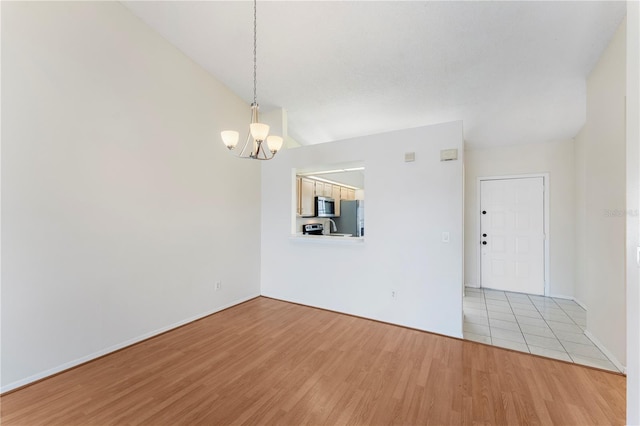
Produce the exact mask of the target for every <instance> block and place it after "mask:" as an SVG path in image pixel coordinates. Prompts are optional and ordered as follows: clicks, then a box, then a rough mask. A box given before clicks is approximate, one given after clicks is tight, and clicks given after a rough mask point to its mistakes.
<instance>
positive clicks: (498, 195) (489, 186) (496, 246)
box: [479, 176, 546, 295]
mask: <svg viewBox="0 0 640 426" xmlns="http://www.w3.org/2000/svg"><path fill="white" fill-rule="evenodd" d="M479 190H480V197H479V199H480V212H479V214H480V222H479V223H480V227H479V228H480V249H479V250H480V262H479V264H480V286H481V287H484V288H490V289H496V290H502V291H511V292H519V293H528V294H534V295H544V294H545V275H546V274H545V257H546V256H545V253H546V250H545V242H546V235H545V229H546V226H545V177H544V176H528V177H509V178H482V179H480V188H479Z"/></svg>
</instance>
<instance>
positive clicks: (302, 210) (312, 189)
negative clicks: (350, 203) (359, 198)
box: [296, 176, 356, 217]
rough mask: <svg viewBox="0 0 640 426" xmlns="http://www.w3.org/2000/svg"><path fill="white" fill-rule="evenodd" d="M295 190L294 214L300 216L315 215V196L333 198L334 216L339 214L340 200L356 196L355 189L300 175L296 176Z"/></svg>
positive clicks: (353, 198) (352, 198) (351, 198)
mask: <svg viewBox="0 0 640 426" xmlns="http://www.w3.org/2000/svg"><path fill="white" fill-rule="evenodd" d="M296 191H297V192H296V194H297V196H298V197H297V198H298V202H297V208H296V215H297V216H300V217H313V216H314V215H315V197H330V198H333V199H334V200H335V201H336V203H335V215H336V216H340V200H355V198H356V190H355V189H352V188H347V187H346V186H341V185H334V184H331V183H328V182H321V181H319V180H315V179H311V178H307V177H301V176H297V177H296Z"/></svg>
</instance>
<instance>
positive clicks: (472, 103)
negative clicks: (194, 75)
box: [123, 1, 626, 147]
mask: <svg viewBox="0 0 640 426" xmlns="http://www.w3.org/2000/svg"><path fill="white" fill-rule="evenodd" d="M123 4H124V5H125V6H126V7H127V8H129V9H130V10H131V11H132V12H133V13H134V14H135V15H137V16H138V17H140V18H141V19H142V20H143V21H144V22H146V23H147V24H148V25H150V26H151V27H152V28H154V29H156V30H157V31H158V32H159V33H160V34H162V35H163V36H164V37H165V38H166V39H167V40H168V41H169V42H171V43H172V44H174V45H175V46H177V47H178V48H179V49H180V50H181V51H182V52H184V53H185V54H186V55H187V56H188V57H190V58H191V59H193V60H194V61H195V62H196V63H198V64H200V65H201V66H202V67H204V68H205V69H206V70H208V71H209V72H210V73H211V74H213V75H214V76H215V77H216V78H217V79H219V80H221V81H222V82H223V83H224V84H226V85H227V86H228V87H230V88H231V90H233V91H234V92H235V93H237V94H238V95H239V96H241V97H242V98H243V99H244V100H245V101H246V102H247V103H251V102H252V100H253V81H252V80H253V56H252V55H253V32H252V30H253V3H252V2H247V1H231V2H221V1H209V2H186V1H159V2H156V1H145V2H123ZM625 12H626V5H625V2H613V1H604V2H591V1H589V2H538V1H533V2H518V1H510V2H480V1H479V2H457V1H455V2H454V1H451V2H422V1H407V2H404V1H371V2H369V1H333V2H325V1H258V11H257V13H258V50H257V52H258V102H259V104H260V106H261V110H263V111H265V110H269V109H272V108H276V107H282V108H284V109H285V110H287V114H288V125H289V127H288V128H289V136H291V137H293V138H294V139H296V140H297V141H298V142H299V143H301V144H303V145H304V144H315V143H322V142H328V141H333V140H340V139H345V138H349V137H356V136H363V135H368V134H374V133H381V132H386V131H392V130H398V129H403V128H410V127H417V126H423V125H429V124H434V123H441V122H447V121H453V120H463V126H464V137H465V142H466V144H467V145H468V146H471V147H477V146H497V145H514V144H522V143H538V142H548V141H554V140H566V139H570V138H572V137H574V136H575V135H576V134H577V133H578V131H579V130H580V128H581V127H582V125H583V124H584V121H585V115H586V77H587V76H588V74H589V72H590V70H591V69H592V68H593V66H594V65H595V63H596V61H597V59H598V58H599V57H600V55H601V54H602V52H603V51H604V49H605V47H606V46H607V44H608V42H609V41H610V40H611V38H612V37H613V34H614V32H615V30H616V28H617V27H618V25H619V24H620V22H621V21H622V19H623V17H624V15H625ZM247 115H248V113H247Z"/></svg>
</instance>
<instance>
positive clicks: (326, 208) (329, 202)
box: [314, 197, 336, 217]
mask: <svg viewBox="0 0 640 426" xmlns="http://www.w3.org/2000/svg"><path fill="white" fill-rule="evenodd" d="M335 215H336V201H335V200H334V199H333V198H329V197H316V203H315V215H314V216H316V217H335Z"/></svg>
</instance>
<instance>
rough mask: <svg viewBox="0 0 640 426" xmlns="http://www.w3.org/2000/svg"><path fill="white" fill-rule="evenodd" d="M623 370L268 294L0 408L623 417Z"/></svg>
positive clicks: (73, 412) (49, 416)
mask: <svg viewBox="0 0 640 426" xmlns="http://www.w3.org/2000/svg"><path fill="white" fill-rule="evenodd" d="M625 380H626V379H625V377H624V376H622V375H618V374H615V373H609V372H605V371H601V370H596V369H591V368H588V367H583V366H580V365H575V364H569V363H564V362H561V361H556V360H551V359H545V358H540V357H535V356H531V355H528V354H523V353H519V352H512V351H508V350H504V349H501V348H496V347H491V346H486V345H482V344H478V343H475V342H470V341H462V340H458V339H452V338H447V337H444V336H438V335H434V334H430V333H425V332H421V331H417V330H411V329H407V328H403V327H396V326H393V325H389V324H384V323H379V322H375V321H369V320H366V319H362V318H356V317H353V316H348V315H342V314H337V313H333V312H328V311H323V310H320V309H314V308H309V307H304V306H300V305H296V304H291V303H286V302H282V301H278V300H273V299H268V298H263V297H262V298H257V299H254V300H251V301H249V302H246V303H243V304H241V305H238V306H235V307H233V308H230V309H227V310H225V311H222V312H219V313H217V314H214V315H212V316H209V317H207V318H204V319H202V320H199V321H196V322H194V323H191V324H189V325H187V326H184V327H181V328H179V329H176V330H173V331H171V332H169V333H165V334H163V335H161V336H158V337H156V338H153V339H150V340H147V341H145V342H142V343H140V344H137V345H134V346H132V347H129V348H126V349H124V350H121V351H119V352H116V353H113V354H111V355H108V356H106V357H103V358H100V359H98V360H95V361H92V362H90V363H88V364H85V365H82V366H80V367H78V368H75V369H72V370H69V371H67V372H65V373H62V374H59V375H57V376H54V377H51V378H49V379H47V380H44V381H42V382H39V383H36V384H33V385H31V386H29V387H26V388H23V389H20V390H18V391H15V392H11V393H8V394H6V395H3V396H2V397H0V403H1V408H0V410H1V411H0V421H1V423H2V424H3V425H9V426H11V425H29V426H31V425H44V424H47V425H66V426H68V425H89V424H94V425H121V424H140V425H198V424H203V425H205V424H206V425H210V424H220V425H222V424H246V425H256V424H283V425H292V424H296V425H298V424H300V425H302V424H311V425H320V424H327V425H341V424H362V425H374V424H375V425H377V424H398V425H424V424H509V425H515V424H563V425H565V424H576V425H578V424H579V425H586V424H624V422H625V393H626V381H625Z"/></svg>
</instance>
